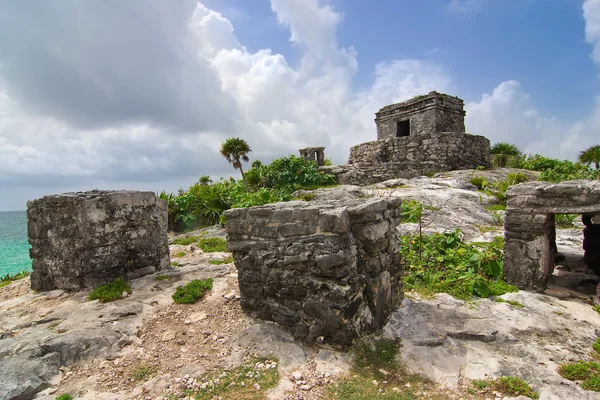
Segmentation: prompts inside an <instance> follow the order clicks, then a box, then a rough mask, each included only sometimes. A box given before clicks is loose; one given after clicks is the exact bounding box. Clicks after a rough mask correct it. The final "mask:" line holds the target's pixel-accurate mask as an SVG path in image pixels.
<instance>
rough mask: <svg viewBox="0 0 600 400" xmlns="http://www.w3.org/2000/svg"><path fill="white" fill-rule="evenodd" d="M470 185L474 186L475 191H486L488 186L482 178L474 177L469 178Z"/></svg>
mask: <svg viewBox="0 0 600 400" xmlns="http://www.w3.org/2000/svg"><path fill="white" fill-rule="evenodd" d="M471 185H475V186H476V187H477V190H486V189H487V188H488V186H489V185H490V184H489V183H488V181H487V180H486V179H485V178H484V177H483V176H474V177H472V178H471Z"/></svg>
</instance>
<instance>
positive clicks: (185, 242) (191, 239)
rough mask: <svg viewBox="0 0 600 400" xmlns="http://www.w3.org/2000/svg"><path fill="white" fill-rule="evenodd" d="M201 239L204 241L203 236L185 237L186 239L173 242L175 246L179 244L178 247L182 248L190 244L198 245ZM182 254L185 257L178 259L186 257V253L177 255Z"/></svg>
mask: <svg viewBox="0 0 600 400" xmlns="http://www.w3.org/2000/svg"><path fill="white" fill-rule="evenodd" d="M200 239H202V237H201V236H188V237H184V238H177V239H175V240H173V244H178V245H181V246H189V245H190V244H194V243H196V242H197V241H199V240H200ZM182 253H183V255H181V256H177V257H183V256H185V252H184V251H182V252H179V253H176V255H177V254H182Z"/></svg>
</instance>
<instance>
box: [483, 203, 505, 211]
mask: <svg viewBox="0 0 600 400" xmlns="http://www.w3.org/2000/svg"><path fill="white" fill-rule="evenodd" d="M485 208H486V209H487V210H489V211H505V210H506V204H490V205H489V206H486V207H485Z"/></svg>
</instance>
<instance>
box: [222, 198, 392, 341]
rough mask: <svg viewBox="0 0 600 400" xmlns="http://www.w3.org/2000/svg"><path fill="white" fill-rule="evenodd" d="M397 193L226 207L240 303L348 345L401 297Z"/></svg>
mask: <svg viewBox="0 0 600 400" xmlns="http://www.w3.org/2000/svg"><path fill="white" fill-rule="evenodd" d="M399 204H400V200H399V199H372V200H369V201H366V202H364V201H345V202H344V201H342V202H339V201H338V202H329V203H323V202H289V203H277V204H271V205H266V206H261V207H252V208H250V209H234V210H229V211H226V213H225V216H226V221H227V222H226V225H225V229H226V231H227V233H228V236H227V240H228V243H227V245H228V248H229V250H230V251H232V252H233V255H234V260H235V265H236V267H237V269H238V273H239V285H240V292H241V296H242V298H241V304H242V307H243V308H244V309H245V310H246V311H248V312H250V313H252V314H253V315H256V316H257V317H259V318H262V319H266V320H272V321H275V322H277V323H279V324H280V325H282V326H284V327H286V328H287V329H289V330H290V331H291V332H293V334H294V337H295V338H297V339H300V340H304V341H307V342H313V341H322V342H326V343H329V344H332V345H336V346H341V347H346V346H348V345H350V344H351V343H352V341H353V340H354V339H355V338H357V337H360V336H363V335H366V334H369V333H372V332H374V331H375V330H378V329H380V328H381V327H383V325H385V323H386V322H387V319H388V318H389V316H390V314H391V312H392V311H393V310H394V309H395V308H396V307H397V306H398V305H399V304H400V301H401V299H402V290H401V280H400V273H401V268H400V260H399V254H398V240H397V237H396V234H395V230H396V226H397V225H398V223H399V208H398V206H399Z"/></svg>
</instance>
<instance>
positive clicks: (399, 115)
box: [375, 92, 466, 140]
mask: <svg viewBox="0 0 600 400" xmlns="http://www.w3.org/2000/svg"><path fill="white" fill-rule="evenodd" d="M463 108H464V102H463V101H462V100H461V99H459V98H458V97H454V96H448V95H447V94H442V93H438V92H429V93H428V94H427V95H425V96H417V97H415V98H413V99H410V100H408V101H405V102H402V103H396V104H391V105H389V106H385V107H383V108H382V109H380V110H379V111H378V112H377V113H375V124H376V125H377V140H386V139H393V138H395V137H396V134H397V123H398V122H400V121H408V122H409V125H410V136H414V135H421V134H431V133H436V132H462V133H464V132H465V115H466V113H465V111H464V110H463Z"/></svg>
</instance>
